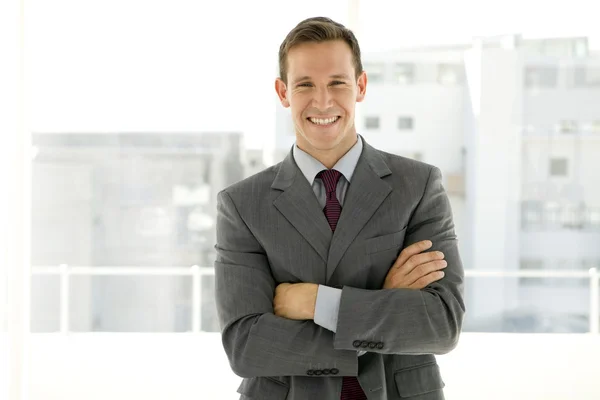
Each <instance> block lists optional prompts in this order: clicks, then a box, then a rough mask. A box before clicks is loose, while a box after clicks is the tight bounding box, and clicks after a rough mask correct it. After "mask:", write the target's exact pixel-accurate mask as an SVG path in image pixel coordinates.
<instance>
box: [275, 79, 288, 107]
mask: <svg viewBox="0 0 600 400" xmlns="http://www.w3.org/2000/svg"><path fill="white" fill-rule="evenodd" d="M275 91H276V92H277V96H279V101H281V105H282V106H284V107H285V108H288V107H289V106H290V100H289V99H288V97H287V85H286V84H285V82H284V81H283V79H281V78H277V79H275Z"/></svg>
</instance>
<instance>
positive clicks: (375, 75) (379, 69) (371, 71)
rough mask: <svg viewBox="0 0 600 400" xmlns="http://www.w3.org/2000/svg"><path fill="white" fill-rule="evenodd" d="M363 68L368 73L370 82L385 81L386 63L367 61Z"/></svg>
mask: <svg viewBox="0 0 600 400" xmlns="http://www.w3.org/2000/svg"><path fill="white" fill-rule="evenodd" d="M363 69H364V71H365V72H366V73H367V79H368V81H369V83H382V82H383V81H385V64H383V63H365V65H364V67H363Z"/></svg>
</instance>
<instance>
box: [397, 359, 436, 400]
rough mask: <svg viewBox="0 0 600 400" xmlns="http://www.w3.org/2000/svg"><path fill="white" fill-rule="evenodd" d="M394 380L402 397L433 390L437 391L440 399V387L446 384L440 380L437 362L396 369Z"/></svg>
mask: <svg viewBox="0 0 600 400" xmlns="http://www.w3.org/2000/svg"><path fill="white" fill-rule="evenodd" d="M394 380H395V382H396V387H397V389H398V393H399V394H400V398H402V399H405V398H410V397H413V396H419V395H422V394H425V393H431V392H435V391H439V394H440V395H439V398H440V399H443V398H444V395H443V393H442V389H443V388H444V386H446V384H445V383H444V381H443V380H442V375H441V374H440V368H439V367H438V365H437V364H426V365H422V366H418V367H414V368H411V369H406V370H399V371H396V372H394ZM432 398H433V397H432ZM436 398H437V397H436Z"/></svg>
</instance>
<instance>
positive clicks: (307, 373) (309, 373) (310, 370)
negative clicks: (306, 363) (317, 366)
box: [306, 369, 315, 375]
mask: <svg viewBox="0 0 600 400" xmlns="http://www.w3.org/2000/svg"><path fill="white" fill-rule="evenodd" d="M314 373H315V371H313V370H312V369H309V370H308V371H306V375H314Z"/></svg>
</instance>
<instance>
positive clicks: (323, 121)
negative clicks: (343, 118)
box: [309, 117, 339, 125]
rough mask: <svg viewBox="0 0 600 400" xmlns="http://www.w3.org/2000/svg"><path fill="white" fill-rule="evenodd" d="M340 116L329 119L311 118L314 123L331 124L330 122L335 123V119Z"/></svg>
mask: <svg viewBox="0 0 600 400" xmlns="http://www.w3.org/2000/svg"><path fill="white" fill-rule="evenodd" d="M338 118H339V117H332V118H327V119H321V118H309V119H310V122H312V123H313V124H317V125H329V124H333V123H334V122H335V121H337V120H338Z"/></svg>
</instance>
